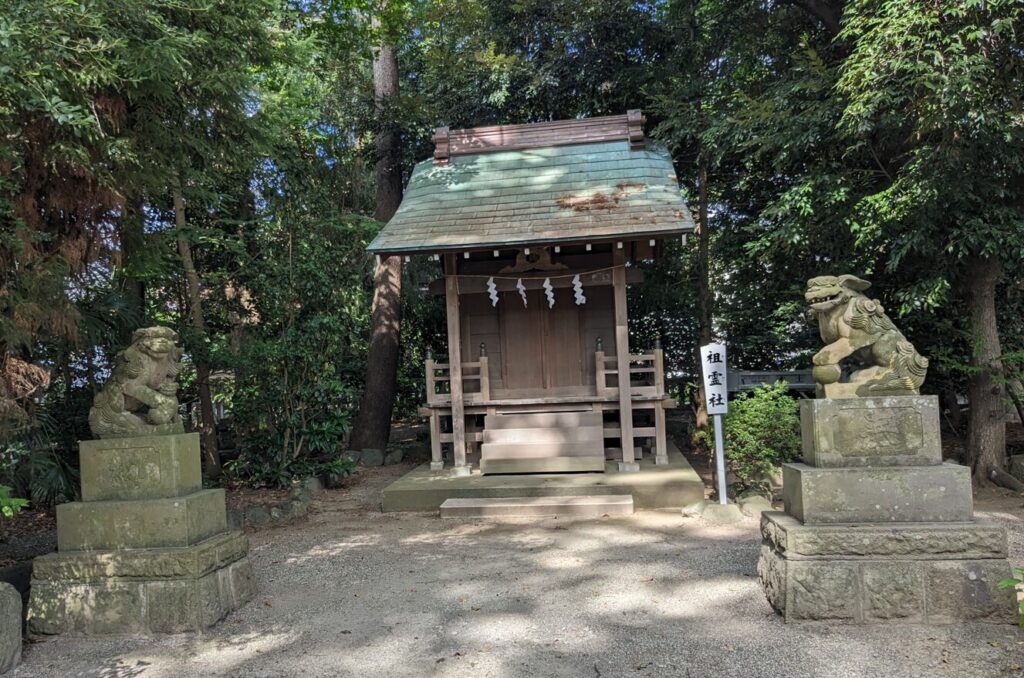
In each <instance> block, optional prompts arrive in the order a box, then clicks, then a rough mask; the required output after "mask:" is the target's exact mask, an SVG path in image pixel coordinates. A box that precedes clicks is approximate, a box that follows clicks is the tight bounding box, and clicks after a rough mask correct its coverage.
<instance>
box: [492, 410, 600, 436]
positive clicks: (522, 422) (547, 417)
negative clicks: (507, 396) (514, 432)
mask: <svg viewBox="0 0 1024 678" xmlns="http://www.w3.org/2000/svg"><path fill="white" fill-rule="evenodd" d="M581 426H597V427H600V426H603V423H602V417H601V413H600V412H520V413H519V414H488V415H487V416H486V417H484V430H485V431H486V430H494V429H505V428H578V427H581Z"/></svg>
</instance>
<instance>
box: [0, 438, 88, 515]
mask: <svg viewBox="0 0 1024 678" xmlns="http://www.w3.org/2000/svg"><path fill="white" fill-rule="evenodd" d="M0 481H2V483H3V484H4V485H8V486H10V487H11V488H12V491H13V492H14V494H15V495H16V496H20V497H28V498H30V499H31V501H32V504H33V505H34V506H37V507H40V508H43V507H47V508H48V507H52V506H54V505H56V504H60V503H63V502H66V501H74V500H75V499H76V498H77V497H78V469H77V468H76V467H75V466H74V465H73V464H72V463H71V461H70V458H69V455H67V454H65V453H64V452H63V450H62V449H61V448H59V447H57V446H55V445H51V444H48V443H47V442H46V440H45V439H43V438H41V437H40V436H38V435H36V436H31V437H28V438H27V440H16V441H12V442H10V443H8V444H6V445H4V447H3V448H2V449H0Z"/></svg>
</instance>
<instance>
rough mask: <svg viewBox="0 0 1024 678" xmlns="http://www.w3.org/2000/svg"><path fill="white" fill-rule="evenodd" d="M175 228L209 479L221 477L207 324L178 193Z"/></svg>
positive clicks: (175, 196)
mask: <svg viewBox="0 0 1024 678" xmlns="http://www.w3.org/2000/svg"><path fill="white" fill-rule="evenodd" d="M174 226H175V228H177V229H178V231H179V232H178V236H177V245H178V254H179V256H180V257H181V267H182V271H183V272H184V274H185V288H186V290H187V291H188V315H189V322H190V323H191V325H192V329H193V330H194V331H195V334H196V337H195V342H194V344H193V346H199V347H201V348H200V351H202V352H201V353H199V354H195V353H194V354H193V356H192V362H193V363H194V364H195V366H196V389H197V390H198V392H199V437H200V439H201V440H202V443H203V447H202V449H203V459H204V460H205V461H206V474H207V475H208V476H210V477H211V478H214V479H216V478H218V477H220V471H221V468H220V451H219V450H218V448H217V425H216V421H215V419H214V414H213V393H212V392H211V390H210V362H209V357H208V356H207V355H205V350H204V349H205V347H206V343H207V341H206V340H207V337H206V321H205V320H204V318H203V294H202V287H201V285H200V282H199V273H198V272H197V271H196V266H195V260H194V259H193V258H192V246H191V244H190V243H189V241H188V237H187V236H186V235H185V234H184V233H183V232H182V231H183V230H184V228H185V226H186V219H185V200H184V198H183V197H182V195H181V191H180V190H179V189H175V191H174Z"/></svg>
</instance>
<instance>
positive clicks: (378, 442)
mask: <svg viewBox="0 0 1024 678" xmlns="http://www.w3.org/2000/svg"><path fill="white" fill-rule="evenodd" d="M373 91H374V104H375V106H376V109H377V112H378V113H379V114H381V115H382V117H383V118H384V120H385V123H384V126H383V129H382V130H381V131H380V132H379V133H378V135H377V139H376V151H377V168H376V179H377V206H376V210H375V211H374V213H373V216H374V218H375V219H377V221H382V222H385V221H388V220H389V219H391V217H392V216H394V214H395V211H397V210H398V204H399V203H400V202H401V200H402V164H401V145H400V143H401V140H400V134H399V130H398V127H397V125H396V124H395V122H394V120H393V119H392V115H393V114H392V113H391V111H390V110H389V106H391V105H392V104H393V102H394V101H395V100H396V99H397V96H398V58H397V55H396V50H395V48H394V47H393V46H390V45H381V46H380V47H378V48H377V49H376V50H375V51H374V56H373ZM373 282H374V292H373V307H372V310H371V313H370V322H371V335H370V347H369V352H368V354H367V357H366V380H365V384H366V385H365V387H364V388H363V396H362V399H361V400H360V401H359V412H358V413H357V414H356V418H355V421H354V422H353V423H352V435H351V436H350V438H349V449H351V450H365V449H378V450H383V449H384V448H385V447H386V446H387V444H388V439H389V438H390V436H391V413H392V411H393V410H394V407H395V393H396V391H397V387H398V359H399V343H398V342H399V333H400V329H401V315H402V306H401V292H402V259H401V257H397V256H393V257H382V258H381V259H380V260H379V261H378V263H377V265H376V268H375V269H374V276H373Z"/></svg>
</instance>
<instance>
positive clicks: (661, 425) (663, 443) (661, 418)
mask: <svg viewBox="0 0 1024 678" xmlns="http://www.w3.org/2000/svg"><path fill="white" fill-rule="evenodd" d="M654 463H655V464H657V465H659V466H663V465H665V464H668V441H667V440H666V439H665V406H664V404H663V403H662V402H661V401H660V400H659V401H658V402H656V403H655V404H654Z"/></svg>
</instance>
